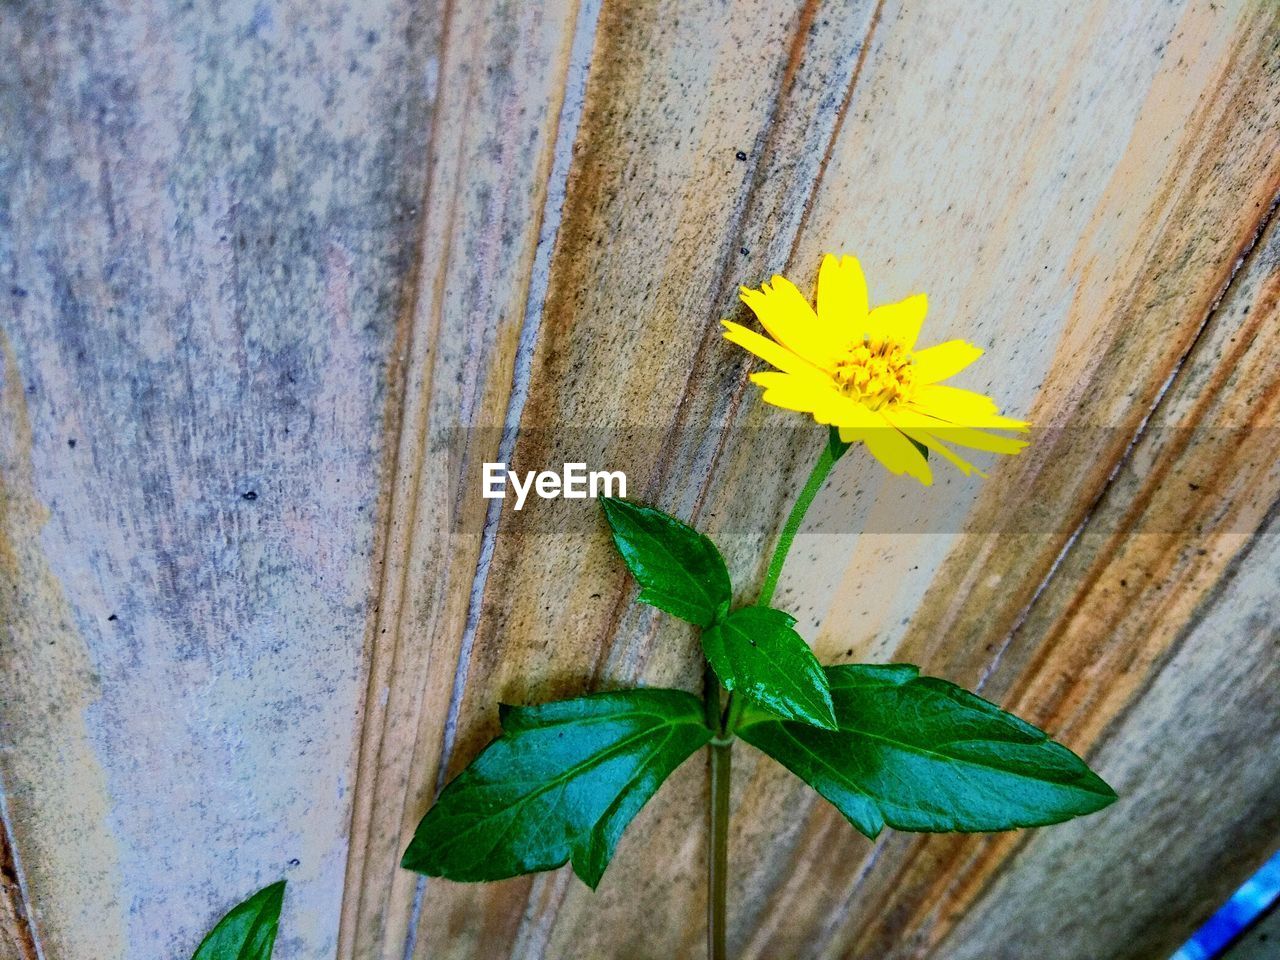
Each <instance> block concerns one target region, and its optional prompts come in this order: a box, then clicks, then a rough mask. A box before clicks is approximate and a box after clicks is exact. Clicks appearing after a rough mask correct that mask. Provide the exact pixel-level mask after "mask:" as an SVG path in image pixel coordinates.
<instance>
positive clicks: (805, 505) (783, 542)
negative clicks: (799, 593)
mask: <svg viewBox="0 0 1280 960" xmlns="http://www.w3.org/2000/svg"><path fill="white" fill-rule="evenodd" d="M838 456H839V454H838V453H833V452H832V449H831V444H829V443H828V444H826V445H825V446H824V447H823V448H822V453H821V454H819V455H818V462H817V463H815V464H814V465H813V469H812V470H811V471H810V472H809V479H808V480H807V481H806V482H805V485H804V489H803V490H801V491H800V496H798V497H797V498H796V503H795V506H793V507H792V508H791V513H790V514H789V515H788V516H787V522H786V524H785V525H784V526H783V528H782V534H781V535H780V536H779V537H778V545H777V546H776V547H774V548H773V556H772V557H771V558H770V559H769V569H768V570H766V571H765V575H764V583H763V584H761V585H760V596H759V597H758V598H757V599H756V605H757V606H761V607H765V606H768V605H769V601H770V600H772V599H773V591H774V590H775V589H777V586H778V577H780V576H781V575H782V565H783V564H784V563H785V562H786V560H787V552H788V551H790V549H791V544H792V542H793V541H794V540H795V538H796V534H797V533H798V532H799V530H800V524H801V522H802V521H803V520H804V515H805V514H806V513H808V511H809V505H810V504H811V503H813V498H814V497H816V496H817V495H818V490H819V489H820V488H821V487H822V481H824V480H826V479H827V474H828V473H830V472H831V468H832V467H834V466H835V465H836V459H837V457H838Z"/></svg>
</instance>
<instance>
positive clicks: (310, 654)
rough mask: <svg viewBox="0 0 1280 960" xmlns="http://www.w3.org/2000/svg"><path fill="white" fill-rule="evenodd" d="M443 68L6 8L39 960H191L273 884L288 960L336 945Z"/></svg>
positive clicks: (236, 25) (2, 513)
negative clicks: (387, 431) (436, 77)
mask: <svg viewBox="0 0 1280 960" xmlns="http://www.w3.org/2000/svg"><path fill="white" fill-rule="evenodd" d="M215 9H216V12H215ZM433 43H434V40H433V35H432V32H431V30H430V23H429V21H427V22H424V21H423V20H422V15H421V14H420V13H418V12H416V11H414V10H410V9H409V7H408V5H406V4H398V3H397V4H392V3H360V4H351V3H345V2H334V0H320V2H314V0H306V2H296V3H285V4H258V3H250V2H240V3H222V4H218V5H216V8H215V7H214V6H204V5H186V6H185V7H182V8H181V9H177V8H170V7H169V5H166V4H159V3H157V4H138V5H130V6H128V7H127V8H125V7H122V6H120V5H98V4H84V3H80V2H79V0H69V2H66V3H52V4H46V3H16V4H15V3H6V4H4V5H2V6H0V48H2V49H3V51H4V53H3V55H2V56H0V59H3V61H4V63H5V69H4V75H3V78H2V79H0V84H3V95H2V96H0V104H2V107H0V109H3V111H4V112H3V131H4V132H3V137H0V191H2V197H3V211H2V213H0V273H2V274H3V291H2V295H0V303H2V304H3V306H2V307H0V309H2V310H3V338H2V339H0V348H2V356H0V397H2V398H3V399H2V400H0V405H2V406H0V524H3V525H2V526H0V594H2V595H3V599H0V621H2V622H3V624H4V633H3V638H2V640H0V642H2V643H3V650H0V657H2V659H3V663H2V667H3V669H2V671H0V677H2V678H3V679H0V704H2V705H3V706H2V708H0V709H2V710H3V716H2V720H3V755H2V758H0V763H2V764H3V767H2V772H3V784H4V793H5V824H6V828H7V829H9V830H11V831H12V837H13V839H14V840H15V841H16V848H17V851H18V858H19V862H20V866H21V874H20V876H21V879H22V883H21V896H20V897H19V903H25V905H26V906H27V907H29V910H28V912H27V914H26V916H27V920H28V923H26V924H22V925H21V927H22V929H20V930H19V931H18V932H17V933H15V934H14V935H13V936H14V937H15V939H16V940H17V942H18V943H21V944H25V946H22V947H20V948H19V953H18V955H19V956H23V957H26V956H38V957H40V958H43V960H89V958H94V960H115V958H119V960H125V958H128V960H150V958H157V960H158V958H172V957H181V956H187V955H189V954H190V952H191V951H192V950H193V949H194V947H195V944H196V943H198V942H199V939H200V935H201V932H202V930H203V929H205V928H207V927H208V926H209V925H210V924H211V923H212V922H213V920H215V919H216V918H217V917H218V916H219V915H220V914H221V913H222V912H224V911H225V910H226V909H227V908H228V907H229V906H231V905H232V904H233V903H235V902H237V901H238V900H239V899H241V898H243V897H244V896H246V895H247V894H248V893H250V892H252V891H253V890H254V889H256V888H257V887H259V886H261V885H263V884H265V883H267V882H270V881H271V880H273V879H276V878H278V877H279V876H282V875H283V876H287V877H288V878H289V880H290V882H291V886H290V890H289V916H288V922H287V923H286V925H285V928H284V938H283V940H282V944H281V951H280V953H281V955H282V956H284V957H289V956H292V957H323V956H332V955H333V953H334V951H335V945H336V940H337V933H338V925H339V924H338V915H339V908H340V904H341V902H342V898H343V887H342V882H341V877H342V874H343V870H344V866H345V864H346V860H347V838H348V832H349V824H350V817H351V806H352V796H353V790H354V787H355V779H356V778H355V771H354V760H355V752H356V744H357V741H358V732H359V720H360V716H361V701H362V698H363V695H364V689H365V687H364V681H365V674H366V670H365V666H364V663H365V656H364V649H365V646H366V641H365V632H366V625H367V623H368V616H367V612H368V610H369V607H370V600H369V598H370V569H371V564H372V562H373V558H374V556H375V545H376V543H377V541H378V534H377V532H376V531H377V529H378V527H377V523H378V520H377V517H378V516H379V515H380V514H381V513H383V511H382V510H381V509H380V507H379V496H380V492H381V489H382V486H383V474H382V471H381V469H380V467H381V464H382V460H383V456H384V452H385V451H384V448H383V442H382V439H381V438H382V436H383V432H384V431H383V424H384V421H385V417H384V410H385V408H386V406H387V404H388V401H389V400H390V399H391V398H390V397H389V395H388V392H387V388H386V378H387V364H388V359H389V358H390V357H391V356H392V355H393V353H394V350H395V349H396V347H395V341H396V329H397V322H398V317H399V314H400V312H401V304H402V302H403V300H404V298H405V297H406V296H407V295H409V294H410V293H411V292H412V291H411V290H410V289H406V285H407V284H408V281H409V278H410V276H411V265H412V263H413V262H414V259H413V256H412V254H413V250H414V242H415V240H416V236H417V229H418V219H419V214H418V211H419V208H420V202H421V196H422V190H423V177H424V174H425V170H424V167H423V164H422V162H421V157H422V154H423V151H424V149H425V142H426V139H427V131H428V129H429V126H430V117H431V102H432V97H433V90H432V88H431V86H430V80H431V77H430V74H429V69H428V67H429V64H430V62H431V58H432V57H433V56H435V48H434V46H433ZM23 950H25V951H26V953H25V954H24V953H23V952H22V951H23Z"/></svg>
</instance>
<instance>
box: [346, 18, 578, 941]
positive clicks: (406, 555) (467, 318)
mask: <svg viewBox="0 0 1280 960" xmlns="http://www.w3.org/2000/svg"><path fill="white" fill-rule="evenodd" d="M594 16H595V14H594V11H593V10H592V5H591V4H586V5H579V4H577V3H569V2H565V3H552V4H522V3H511V2H505V0H499V2H494V3H487V4H481V3H475V4H460V5H455V6H454V7H453V9H452V10H451V12H450V16H449V17H448V20H447V23H446V24H444V25H443V26H442V35H441V37H440V40H439V45H440V49H441V53H440V68H439V70H440V73H439V78H438V81H437V84H438V87H439V89H440V90H442V91H445V92H446V95H445V96H444V97H443V99H442V102H441V104H440V106H439V110H438V112H437V114H436V115H435V117H434V122H433V125H432V129H431V141H430V147H429V152H428V154H427V163H428V169H429V177H428V181H427V184H426V200H425V205H424V206H425V213H424V217H423V219H422V224H421V230H422V233H421V246H420V257H419V261H418V263H417V264H416V265H415V270H414V274H413V277H412V283H413V287H414V297H413V301H412V302H411V304H410V309H409V316H410V327H409V329H408V331H407V332H406V334H405V342H406V345H405V347H404V348H403V354H404V356H405V359H404V361H403V370H402V373H401V374H400V377H399V379H400V384H399V386H398V387H397V389H398V390H399V391H400V397H401V399H400V402H401V404H402V413H401V419H400V423H399V428H398V435H397V436H396V439H395V441H394V442H395V443H396V445H397V446H396V463H395V470H394V472H393V475H392V477H391V480H390V486H391V491H392V492H391V495H390V503H389V507H388V512H387V524H388V526H387V534H386V541H385V543H386V548H385V552H384V554H383V556H382V558H381V562H380V570H379V573H378V576H379V595H378V599H377V602H376V605H375V609H374V632H373V636H374V644H373V647H372V651H371V657H372V662H371V667H370V678H369V692H368V697H367V704H368V707H367V710H366V713H365V716H364V721H363V734H362V736H363V740H362V744H361V756H360V768H359V776H358V780H357V785H356V800H355V810H354V814H353V821H352V843H351V857H350V860H349V862H348V869H347V876H346V882H345V894H344V903H343V924H342V929H343V935H342V942H341V944H340V946H339V954H338V955H339V956H340V957H344V958H345V957H362V958H366V957H385V958H387V960H391V958H394V960H401V958H403V957H404V956H405V950H406V947H405V943H406V940H407V939H409V938H410V937H411V923H412V918H413V916H414V909H415V903H416V902H417V898H418V897H419V895H420V894H419V890H420V885H421V883H422V881H421V878H419V877H417V876H416V875H414V874H411V873H409V872H407V871H404V870H401V869H400V867H399V860H400V855H401V853H403V851H404V848H405V846H407V844H408V841H409V838H410V836H411V835H412V832H413V829H414V827H415V826H416V825H417V821H418V819H419V818H420V817H421V815H422V811H423V810H424V809H425V807H426V806H427V804H428V803H429V802H430V799H431V797H433V796H434V793H435V790H436V789H437V787H438V785H439V777H438V769H437V768H438V764H439V757H440V752H441V750H442V749H445V748H446V746H447V743H448V739H449V736H450V731H451V730H452V724H453V719H452V715H451V710H450V696H451V694H452V693H453V686H454V672H455V667H456V664H457V662H458V656H459V650H460V649H461V648H462V647H463V645H464V643H465V642H466V639H467V636H468V634H469V631H470V630H471V629H473V627H472V626H469V623H468V603H469V600H470V597H471V592H472V589H473V583H474V582H475V581H476V578H477V577H478V576H479V575H480V574H478V572H477V571H478V569H482V568H483V567H484V565H485V564H487V562H488V558H487V557H486V556H484V555H483V551H482V547H483V544H484V540H483V538H482V537H481V532H482V531H483V530H484V527H485V516H486V508H487V507H488V506H489V502H488V501H482V500H480V499H478V498H465V499H462V498H459V497H458V495H457V492H458V491H459V489H461V486H462V484H463V483H464V481H466V482H469V481H470V480H471V479H472V478H474V477H476V476H478V473H479V465H480V464H481V463H482V462H484V461H492V460H496V459H498V458H499V457H500V456H501V455H502V454H501V449H500V448H501V447H502V445H503V441H502V431H501V429H500V428H501V427H502V425H503V422H504V418H505V416H506V410H507V407H508V405H509V404H510V403H511V402H512V389H513V383H514V382H515V378H516V372H515V365H516V362H517V348H518V346H519V343H520V337H521V331H522V329H523V328H524V327H526V326H527V325H528V324H531V323H533V324H536V322H537V320H536V318H537V316H538V315H539V313H540V311H541V308H542V298H541V295H540V294H539V293H538V290H539V289H540V288H541V287H544V286H545V275H546V271H547V260H548V258H549V256H550V250H551V245H552V243H553V242H554V240H555V237H556V228H557V223H558V218H559V205H560V204H561V203H562V202H563V183H564V177H565V174H566V173H567V166H568V156H569V154H570V151H571V148H572V144H573V132H574V130H575V129H576V114H577V113H579V112H580V110H581V96H582V92H581V85H582V77H581V76H580V75H581V74H585V70H586V65H587V63H588V62H589V55H590V50H591V48H590V44H589V42H587V43H585V45H584V43H583V38H584V37H585V40H586V41H589V40H590V37H591V28H592V26H593V24H594ZM575 40H576V41H577V47H575ZM557 165H558V166H557Z"/></svg>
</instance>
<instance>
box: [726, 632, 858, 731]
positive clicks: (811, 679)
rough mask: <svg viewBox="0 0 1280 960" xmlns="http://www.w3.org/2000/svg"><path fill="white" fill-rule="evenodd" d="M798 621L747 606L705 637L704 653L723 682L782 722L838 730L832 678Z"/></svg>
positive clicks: (728, 687)
mask: <svg viewBox="0 0 1280 960" xmlns="http://www.w3.org/2000/svg"><path fill="white" fill-rule="evenodd" d="M795 622H796V619H795V617H793V616H791V614H789V613H783V612H782V611H781V610H774V609H772V608H771V607H743V608H741V609H740V610H735V611H734V612H733V613H731V614H729V615H728V616H727V617H725V618H724V619H723V620H721V621H720V622H719V623H718V624H716V625H715V626H714V627H712V628H711V629H710V630H706V631H704V632H703V634H702V652H703V653H705V654H706V656H707V660H708V662H709V663H710V664H711V668H712V669H713V670H715V672H716V676H717V677H719V678H720V682H721V683H723V684H724V685H725V687H726V688H727V689H729V690H736V691H738V693H739V694H740V695H741V696H745V697H746V698H747V699H749V700H751V701H753V702H755V703H758V704H759V705H760V706H762V707H764V708H765V709H766V710H770V711H772V712H773V713H775V714H777V715H778V716H780V717H784V718H786V719H789V720H801V721H803V722H804V723H811V724H813V725H815V726H819V727H824V728H826V729H828V730H834V729H835V726H836V717H835V713H834V712H833V707H832V704H831V693H830V691H829V690H828V689H827V676H826V674H825V673H823V672H822V667H821V666H819V665H818V660H817V658H816V657H814V655H813V651H812V650H810V649H809V645H808V644H807V643H805V642H804V638H803V637H801V636H800V634H798V633H796V632H795V631H794V630H792V629H791V627H792V625H794V624H795Z"/></svg>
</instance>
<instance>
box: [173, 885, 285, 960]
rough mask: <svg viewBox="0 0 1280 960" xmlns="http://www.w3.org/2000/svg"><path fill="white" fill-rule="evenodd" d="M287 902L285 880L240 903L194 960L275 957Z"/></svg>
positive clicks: (198, 949)
mask: <svg viewBox="0 0 1280 960" xmlns="http://www.w3.org/2000/svg"><path fill="white" fill-rule="evenodd" d="M282 903H284V881H283V880H280V881H277V882H276V883H273V884H271V886H269V887H263V888H262V889H261V890H259V891H258V892H257V893H255V894H254V895H253V896H252V897H250V898H249V899H248V900H245V901H244V902H243V903H240V904H237V905H236V906H234V907H232V908H231V911H230V912H229V913H228V914H227V915H226V916H225V917H223V918H222V919H221V920H219V921H218V923H217V925H216V926H214V928H213V929H212V930H210V931H209V933H208V935H207V936H206V937H205V938H204V940H203V941H201V943H200V946H199V947H198V948H197V949H196V952H195V954H194V955H193V956H192V958H191V960H271V949H272V947H274V946H275V942H276V929H277V928H278V927H279V925H280V906H281V904H282Z"/></svg>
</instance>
